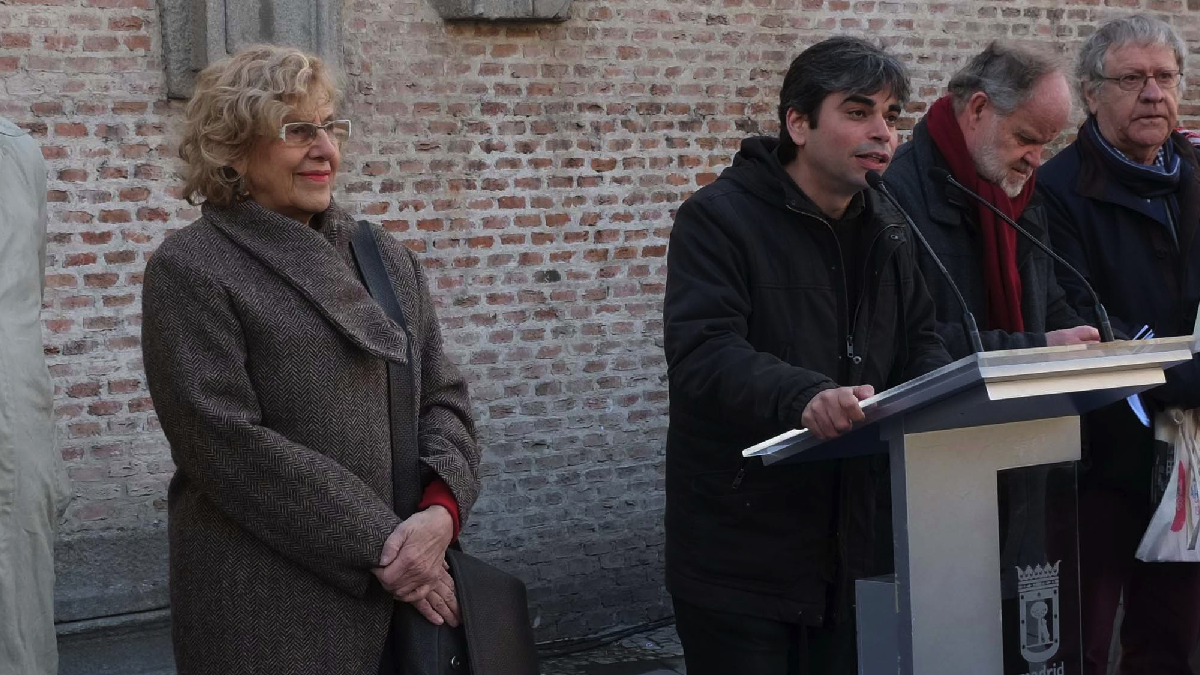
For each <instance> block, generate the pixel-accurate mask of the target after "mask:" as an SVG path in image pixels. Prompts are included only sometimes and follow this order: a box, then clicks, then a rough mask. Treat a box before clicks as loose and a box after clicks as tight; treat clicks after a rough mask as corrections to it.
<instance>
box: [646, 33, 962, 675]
mask: <svg viewBox="0 0 1200 675" xmlns="http://www.w3.org/2000/svg"><path fill="white" fill-rule="evenodd" d="M908 91H909V85H908V79H907V75H906V74H905V72H904V69H903V67H902V66H901V64H900V63H899V61H898V60H897V59H895V57H893V56H890V55H888V54H886V53H884V52H883V51H882V50H880V49H878V48H876V47H874V46H872V45H870V44H868V43H866V42H863V41H861V40H858V39H853V38H844V37H842V38H832V39H829V40H826V41H824V42H821V43H819V44H817V45H815V46H813V47H811V48H809V49H807V50H805V51H804V52H803V53H802V54H800V56H798V57H797V58H796V60H795V61H793V63H792V65H791V68H790V69H789V71H788V74H787V77H786V79H785V80H784V84H783V88H782V91H781V95H780V106H779V115H780V123H781V130H780V137H779V139H778V140H775V139H772V138H750V139H747V140H746V141H744V142H743V144H742V149H741V152H739V153H738V155H737V156H736V157H735V158H734V162H733V166H731V167H730V168H728V169H726V170H725V171H724V172H723V173H722V174H721V176H720V178H719V179H717V180H716V181H715V182H714V183H713V184H711V185H709V186H707V187H705V188H703V189H702V190H700V191H699V192H697V193H696V194H695V195H694V196H693V197H692V198H690V199H688V200H687V201H686V202H685V203H684V204H683V205H682V206H681V207H680V209H679V213H678V215H677V216H676V219H675V227H674V230H673V231H672V233H671V243H670V251H669V254H668V263H669V267H668V269H669V271H668V275H667V290H666V299H665V303H664V307H663V316H664V319H665V326H664V330H665V348H666V356H667V362H668V374H669V378H670V392H671V411H670V416H671V419H670V429H669V431H668V435H667V587H668V589H669V590H670V592H671V594H672V596H673V598H674V601H675V612H676V624H677V628H678V630H679V635H680V639H681V640H682V642H683V647H684V653H685V657H686V660H687V668H688V672H689V673H691V675H705V674H706V673H714V674H716V673H720V674H722V675H726V674H728V673H747V674H755V675H758V674H763V675H775V674H779V675H784V674H785V673H797V672H811V673H822V674H827V675H840V674H842V673H845V674H847V675H850V674H852V673H855V672H857V671H856V667H855V662H856V659H855V656H856V655H855V645H854V618H853V610H852V601H853V595H852V594H853V588H852V583H853V580H854V579H855V578H860V577H864V576H869V575H871V574H873V573H876V572H878V571H879V570H877V569H875V568H874V565H873V559H874V557H875V556H874V550H873V545H874V537H873V530H874V527H875V513H876V501H875V498H876V494H877V489H878V488H879V487H880V485H881V484H882V483H884V482H886V481H887V470H886V458H881V457H864V458H858V459H851V460H841V461H826V462H813V463H808V464H799V465H795V466H789V467H782V468H781V467H772V468H771V469H765V468H764V467H763V466H762V463H761V462H760V461H758V460H754V461H745V460H743V459H742V457H741V450H742V449H743V448H746V447H748V446H750V445H753V444H755V443H757V442H759V441H762V440H765V439H766V438H769V437H771V436H773V435H776V434H779V433H781V432H783V431H785V430H787V429H791V428H796V427H807V428H809V429H812V430H813V431H814V432H815V433H816V434H817V435H818V436H821V437H831V436H836V435H838V434H840V433H844V432H846V431H848V430H849V429H850V428H851V427H852V425H853V424H854V422H856V421H859V420H862V419H863V413H862V410H861V409H860V407H859V401H860V400H861V399H864V398H867V397H869V396H870V395H872V394H873V393H874V392H875V391H876V390H882V389H886V388H888V387H891V386H894V385H896V384H899V383H901V382H903V381H905V380H907V379H910V378H912V377H915V376H917V375H921V374H924V373H926V372H929V371H931V370H934V369H936V368H938V367H940V366H942V365H945V364H946V363H948V362H949V356H948V355H947V353H946V351H945V348H944V347H943V345H942V342H941V340H940V339H939V338H938V336H937V333H936V331H935V328H934V308H933V304H932V302H931V301H930V299H929V296H928V292H927V290H926V288H925V283H924V281H923V280H922V278H921V275H920V273H919V271H918V270H917V267H916V258H915V256H914V254H913V250H912V244H911V243H910V242H909V232H908V230H907V228H906V226H905V225H904V221H903V219H902V217H901V215H900V214H899V213H898V212H897V211H896V210H895V209H894V208H892V207H891V206H890V205H888V204H887V203H886V202H884V201H882V200H881V199H880V198H879V196H878V195H877V194H875V193H874V192H873V191H871V190H869V189H866V187H867V183H866V180H865V177H864V176H865V174H866V172H867V171H869V170H874V171H882V170H883V169H885V168H886V167H887V164H888V162H889V161H890V159H891V155H892V152H893V151H894V149H895V147H896V129H895V124H896V120H897V118H898V117H899V114H900V109H901V106H902V104H903V102H904V101H905V100H906V99H907V97H908ZM883 571H886V570H883ZM805 666H806V668H807V669H805Z"/></svg>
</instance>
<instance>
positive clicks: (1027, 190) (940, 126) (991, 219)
mask: <svg viewBox="0 0 1200 675" xmlns="http://www.w3.org/2000/svg"><path fill="white" fill-rule="evenodd" d="M925 126H926V127H927V128H928V129H929V135H930V136H931V137H932V138H933V144H934V145H936V146H937V149H938V150H939V151H940V152H941V153H942V156H943V157H945V158H946V161H947V162H948V163H949V164H950V173H952V174H954V178H955V180H957V181H958V182H960V183H962V184H963V185H965V186H966V187H968V188H970V189H972V190H974V191H975V192H977V193H978V194H979V195H980V196H981V197H983V198H984V199H986V200H988V201H989V202H991V203H993V204H995V205H996V207H997V208H999V209H1000V210H1001V211H1003V212H1004V214H1005V215H1006V216H1008V217H1009V218H1012V219H1013V220H1016V219H1018V218H1020V217H1021V212H1023V211H1024V210H1025V207H1026V205H1028V204H1029V200H1030V199H1032V198H1033V184H1034V180H1035V178H1036V177H1037V176H1036V174H1035V175H1033V176H1030V177H1029V180H1028V181H1026V182H1025V187H1023V188H1021V194H1019V195H1017V196H1016V198H1015V199H1014V198H1009V196H1008V195H1007V194H1005V193H1004V190H1002V189H1000V186H999V185H997V184H995V183H993V182H991V181H986V180H984V179H983V178H980V176H979V173H978V172H977V171H976V170H975V161H974V160H973V159H971V153H970V152H968V151H967V141H966V139H965V138H964V137H963V133H962V129H961V128H959V126H958V119H957V117H956V116H955V114H954V105H953V103H952V102H951V100H950V97H949V96H943V97H941V98H939V99H938V100H937V102H935V103H934V104H933V106H932V107H930V108H929V114H928V115H926V117H925ZM978 213H979V228H980V230H981V231H982V233H983V281H984V286H985V287H986V288H987V297H988V328H991V329H997V328H998V329H1001V330H1006V331H1010V332H1017V333H1019V332H1022V331H1024V330H1025V321H1024V319H1023V318H1022V317H1021V274H1020V272H1018V271H1017V231H1016V230H1014V229H1013V228H1011V227H1009V226H1008V224H1007V223H1004V222H1002V221H1001V220H1000V219H999V218H998V217H997V216H996V214H994V213H992V212H991V211H990V210H988V209H987V208H986V207H984V206H983V205H982V204H980V205H979V211H978Z"/></svg>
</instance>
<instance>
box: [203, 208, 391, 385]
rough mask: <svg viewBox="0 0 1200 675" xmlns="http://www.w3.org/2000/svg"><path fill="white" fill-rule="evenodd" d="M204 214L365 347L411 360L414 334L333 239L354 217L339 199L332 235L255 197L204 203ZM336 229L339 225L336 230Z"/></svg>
mask: <svg viewBox="0 0 1200 675" xmlns="http://www.w3.org/2000/svg"><path fill="white" fill-rule="evenodd" d="M204 217H205V219H206V220H208V221H209V222H211V223H212V224H213V225H214V226H216V227H217V229H218V230H220V231H221V232H222V233H224V234H225V236H227V237H229V239H230V240H232V241H233V242H234V243H235V244H237V245H238V246H239V247H240V248H242V249H243V250H245V251H246V252H247V253H249V254H250V255H251V256H253V257H254V258H255V259H257V260H258V261H260V262H261V263H262V264H264V265H266V266H267V267H268V268H269V269H271V270H272V271H273V272H274V273H275V274H277V275H279V276H280V277H281V278H282V279H283V280H284V281H286V282H287V283H288V284H289V285H290V286H291V287H292V288H294V289H295V290H296V291H297V292H298V293H300V295H302V296H303V297H304V298H305V299H307V300H308V301H309V302H310V303H312V305H313V307H314V308H315V309H316V310H317V311H318V312H319V313H320V314H321V315H322V316H323V317H324V318H325V319H326V320H327V321H329V323H331V324H332V325H333V326H334V327H335V328H336V329H337V330H338V331H339V332H340V333H341V334H342V335H344V336H345V337H346V339H348V340H350V341H351V342H352V343H354V344H355V345H356V346H358V347H359V348H361V349H363V350H365V351H367V352H369V353H371V354H372V355H374V356H378V357H380V358H383V359H387V360H389V361H394V362H397V363H404V362H405V361H406V360H407V355H406V348H407V340H408V336H407V335H406V334H405V332H404V330H403V329H401V328H400V326H398V325H396V323H395V322H393V321H392V320H391V319H389V318H388V317H387V315H386V314H385V313H384V311H383V309H382V308H381V307H380V306H379V305H378V304H377V303H376V302H375V301H374V300H372V299H371V296H370V294H369V293H367V289H366V288H365V287H364V286H363V285H362V283H361V282H360V281H359V280H358V277H357V275H356V274H355V272H354V270H353V269H352V268H351V266H350V265H349V264H347V262H346V260H345V259H344V258H342V256H341V255H340V254H339V253H338V250H337V249H336V248H335V247H334V245H333V244H331V243H330V242H331V241H339V240H341V239H344V238H345V237H342V236H341V234H342V233H348V232H349V231H350V230H349V228H350V227H353V226H354V219H353V218H351V217H350V215H349V214H347V213H346V212H345V211H342V209H341V208H340V207H338V206H337V204H335V203H332V202H331V203H330V205H329V208H328V209H327V210H326V211H325V213H324V214H322V215H321V216H317V217H323V218H324V230H325V231H326V234H327V235H329V236H328V239H327V238H326V236H322V234H321V233H320V232H318V231H316V230H314V229H313V228H311V227H305V226H303V225H301V224H300V223H298V222H297V221H295V220H292V219H291V218H288V217H286V216H283V215H280V214H278V213H275V212H274V211H271V210H269V209H266V208H264V207H263V206H261V205H259V204H258V203H256V202H253V201H246V202H241V203H236V204H232V205H230V206H229V207H217V206H211V205H208V204H205V205H204ZM331 228H333V229H331Z"/></svg>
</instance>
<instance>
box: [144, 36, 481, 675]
mask: <svg viewBox="0 0 1200 675" xmlns="http://www.w3.org/2000/svg"><path fill="white" fill-rule="evenodd" d="M338 103H339V95H338V90H337V87H336V85H335V83H334V77H333V75H332V74H331V73H330V72H329V70H328V69H327V67H326V66H325V65H324V64H323V63H322V62H321V61H320V60H319V59H317V58H315V57H312V56H309V55H306V54H304V53H302V52H300V51H297V50H294V49H287V48H281V47H270V46H262V47H252V48H250V49H247V50H246V51H243V52H241V53H239V54H237V55H236V56H234V57H232V58H230V59H226V60H224V61H221V62H219V63H216V64H214V65H212V66H210V67H209V68H207V69H206V70H205V71H204V72H202V73H201V74H200V76H199V78H198V80H197V84H196V90H195V94H194V95H193V97H192V100H191V102H190V103H189V104H188V106H187V112H186V126H185V131H184V137H183V140H182V142H181V144H180V154H181V155H182V157H183V160H184V162H185V169H184V174H185V180H186V182H185V185H184V197H185V198H186V199H188V200H189V201H191V202H192V203H200V204H201V210H202V215H201V217H200V219H199V220H197V221H196V222H194V223H192V224H191V225H189V226H188V227H186V228H184V229H182V230H180V231H179V232H178V233H176V234H174V235H172V236H171V237H169V238H168V239H167V240H166V241H165V242H164V243H163V244H162V246H161V247H159V249H158V251H156V252H155V254H154V256H153V258H152V259H151V261H150V263H149V265H148V266H147V269H146V275H145V288H144V292H143V302H144V321H143V352H144V357H145V365H146V373H147V377H148V381H149V386H150V393H151V395H152V397H153V399H154V404H155V408H156V410H157V413H158V416H159V420H160V422H161V424H162V428H163V431H164V432H165V433H166V436H167V439H168V441H169V442H170V444H171V453H172V457H173V459H174V461H175V464H176V467H177V469H176V473H175V476H174V477H173V479H172V481H171V486H170V491H169V495H168V512H169V516H170V518H169V532H170V572H171V610H172V620H173V637H174V644H175V658H176V665H177V667H178V670H179V673H180V674H181V675H192V674H196V673H212V674H214V675H216V674H220V675H231V674H236V673H271V674H272V675H284V674H288V673H295V674H297V675H299V674H302V673H303V674H309V673H323V674H339V673H345V674H347V675H349V674H355V675H359V674H367V673H370V674H372V675H374V673H395V672H397V669H398V665H397V664H398V663H399V662H400V661H401V660H402V659H403V655H402V654H397V653H395V651H396V650H395V648H396V644H397V641H396V640H395V639H394V638H392V637H391V635H390V632H389V626H391V625H392V623H393V621H392V617H393V613H394V612H398V611H410V609H409V608H415V610H416V611H419V612H420V613H421V614H422V615H423V616H425V618H426V619H428V620H429V621H430V622H432V623H435V624H442V623H449V624H450V625H457V624H458V606H457V600H456V596H455V589H454V582H453V580H452V579H451V578H450V576H449V574H448V573H447V571H446V568H445V564H444V554H445V551H446V548H447V546H448V545H449V544H450V543H451V542H452V541H453V539H454V538H456V537H457V534H458V532H459V530H460V528H461V525H462V521H463V520H464V519H465V518H466V515H467V513H468V511H469V510H470V508H471V505H472V504H473V503H474V501H475V499H476V497H477V496H478V493H479V475H478V465H479V451H478V448H477V445H476V441H475V430H474V424H473V422H472V420H471V413H470V404H469V401H468V398H467V388H466V383H465V382H464V380H463V378H462V377H461V375H460V374H459V372H458V370H457V369H456V368H455V367H454V365H453V364H452V363H451V362H450V360H449V359H448V358H447V357H446V355H445V353H444V351H443V348H442V337H441V334H440V332H439V329H438V321H437V316H436V315H435V313H434V308H433V303H432V301H431V300H430V296H429V291H428V288H427V285H426V282H425V278H424V275H423V274H422V271H421V266H420V264H419V262H418V261H417V260H416V257H415V255H414V254H412V253H411V252H410V251H408V250H407V249H406V248H404V247H402V246H400V245H399V244H397V243H396V242H395V240H394V239H392V238H391V237H389V236H386V235H385V234H384V233H382V231H376V233H375V234H376V238H377V239H378V241H379V242H380V245H379V248H380V253H381V257H382V259H383V264H384V267H385V268H386V271H387V273H388V277H390V281H391V283H392V286H393V288H394V290H395V294H396V296H397V297H398V298H399V302H400V305H401V307H402V309H403V313H404V316H405V317H406V319H407V320H406V322H405V323H406V325H403V326H402V325H400V324H398V323H396V322H393V321H392V320H390V319H389V317H388V315H387V314H386V313H385V311H384V310H383V309H382V308H381V307H380V305H379V304H377V303H376V302H375V301H374V300H373V299H372V298H371V296H370V294H369V293H368V291H367V289H366V288H365V287H364V285H363V283H362V281H360V278H359V275H358V273H357V270H356V268H355V264H354V259H353V257H352V254H351V249H350V239H351V236H352V234H353V233H354V229H355V222H354V220H353V218H351V217H350V216H349V215H348V214H347V213H346V212H345V211H343V210H342V209H341V208H340V207H339V206H338V205H337V203H336V202H335V201H334V200H333V198H332V191H333V185H334V181H335V178H336V176H337V171H338V168H339V165H340V161H341V146H342V143H343V142H344V141H345V140H346V139H347V138H348V137H349V136H350V131H351V123H350V121H349V120H344V119H338V118H337V116H336V114H335V112H336V111H337V107H338ZM388 362H391V363H393V364H404V366H405V370H404V371H396V372H407V373H410V379H411V382H398V381H396V380H395V379H389V375H388V372H389V370H388V365H387V364H388ZM398 392H404V395H400V394H399V393H398ZM391 394H396V395H391ZM395 420H400V422H396V421H395ZM398 424H399V425H403V424H412V425H415V426H416V429H417V430H418V431H419V433H411V434H405V433H400V432H399V431H398V432H397V433H396V434H395V435H394V436H393V431H394V429H393V427H395V426H396V425H398ZM406 438H407V439H416V440H415V441H406V440H405V439H406ZM409 446H412V447H409ZM408 481H411V485H412V487H413V489H412V490H409V491H407V492H405V491H395V489H396V486H397V485H398V484H401V483H405V484H407V482H408ZM418 481H419V482H418ZM409 493H411V494H412V495H413V497H414V498H413V500H412V502H413V503H410V504H395V503H393V501H394V500H393V494H409ZM418 497H419V500H418ZM397 513H405V514H409V513H411V514H412V515H411V516H410V517H408V518H406V519H401V518H400V517H399V516H398V515H397Z"/></svg>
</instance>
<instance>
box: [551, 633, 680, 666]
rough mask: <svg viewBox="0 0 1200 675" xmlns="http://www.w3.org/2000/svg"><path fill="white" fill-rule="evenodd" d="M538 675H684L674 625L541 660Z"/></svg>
mask: <svg viewBox="0 0 1200 675" xmlns="http://www.w3.org/2000/svg"><path fill="white" fill-rule="evenodd" d="M541 665H542V675H686V673H687V670H686V669H685V668H684V667H683V647H681V646H680V645H679V636H678V635H677V634H676V633H675V626H674V625H669V626H664V627H662V628H656V629H653V630H649V631H646V632H644V633H638V634H636V635H630V636H629V637H626V638H623V639H621V640H617V641H616V642H613V643H610V644H607V645H604V646H600V647H596V648H593V649H588V650H586V651H581V652H577V653H574V654H567V655H564V656H558V657H553V658H543V659H542V662H541Z"/></svg>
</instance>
